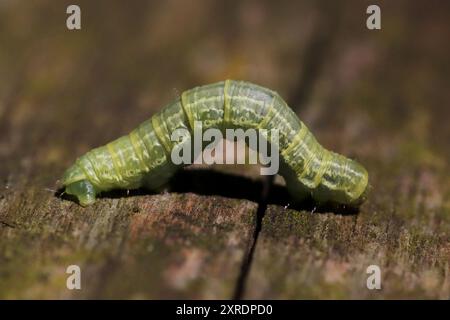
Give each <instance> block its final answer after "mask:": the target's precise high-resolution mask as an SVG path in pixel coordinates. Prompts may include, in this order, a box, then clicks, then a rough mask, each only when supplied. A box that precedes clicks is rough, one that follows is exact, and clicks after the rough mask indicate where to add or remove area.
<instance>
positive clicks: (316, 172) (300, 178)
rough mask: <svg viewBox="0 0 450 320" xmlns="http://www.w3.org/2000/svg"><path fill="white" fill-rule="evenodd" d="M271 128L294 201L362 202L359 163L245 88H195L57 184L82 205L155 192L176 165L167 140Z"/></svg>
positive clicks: (276, 99)
mask: <svg viewBox="0 0 450 320" xmlns="http://www.w3.org/2000/svg"><path fill="white" fill-rule="evenodd" d="M195 121H201V123H202V124H203V127H204V128H205V129H207V128H219V129H220V130H224V129H226V128H243V129H246V128H253V129H257V130H258V129H269V130H270V129H276V130H278V133H279V139H278V146H277V149H278V150H279V156H280V162H281V163H280V174H281V175H282V176H283V177H284V179H285V181H286V187H287V189H288V191H289V193H290V194H291V196H292V198H293V199H294V200H296V201H301V200H303V199H304V198H305V197H307V196H309V195H310V196H312V198H313V199H314V200H315V201H317V202H318V203H325V202H333V203H338V204H343V205H352V206H358V205H360V204H361V203H362V202H363V201H364V200H365V199H366V197H367V190H368V173H367V171H366V169H365V168H364V167H363V166H362V165H361V164H359V163H358V162H356V161H354V160H352V159H349V158H346V157H344V156H342V155H340V154H337V153H334V152H332V151H328V150H326V149H325V148H323V147H322V146H321V145H320V144H319V143H318V142H317V140H316V139H315V138H314V136H313V135H312V134H311V132H310V131H309V130H308V128H307V127H306V125H305V124H304V123H303V122H302V121H300V120H299V119H298V117H297V116H296V114H295V113H294V111H292V109H290V108H289V106H288V105H287V104H286V102H285V101H284V100H283V99H282V98H281V97H280V95H278V94H277V93H276V92H275V91H272V90H270V89H267V88H264V87H261V86H259V85H256V84H252V83H250V82H245V81H235V80H226V81H222V82H218V83H213V84H209V85H204V86H199V87H195V88H193V89H190V90H187V91H185V92H183V93H182V95H181V97H179V98H178V99H176V100H175V101H173V102H171V103H169V104H168V105H166V106H165V107H164V108H163V109H162V110H161V111H160V112H159V113H157V114H155V115H153V117H151V118H150V119H148V120H147V121H145V122H143V123H141V124H140V125H139V126H138V127H137V128H136V129H134V130H133V131H131V132H130V133H129V134H128V135H125V136H122V137H120V138H118V139H117V140H115V141H112V142H110V143H108V144H106V145H105V146H102V147H98V148H95V149H93V150H91V151H89V152H87V153H86V154H84V155H83V156H81V157H79V158H78V159H77V160H76V161H75V163H74V164H73V165H72V166H71V167H70V168H69V169H67V170H66V172H65V173H64V176H63V178H62V184H63V187H64V188H65V192H66V193H67V194H70V195H72V196H75V197H76V199H77V200H78V202H79V204H80V205H82V206H87V205H90V204H93V203H94V202H95V201H96V197H97V195H99V194H100V193H101V192H104V191H109V190H112V189H136V188H140V187H146V188H149V189H151V190H158V188H160V187H161V186H163V185H164V184H166V183H167V182H168V181H169V179H170V177H171V176H172V175H173V174H174V173H175V171H176V170H177V169H178V168H179V167H181V166H182V165H175V164H173V163H172V162H171V159H170V156H169V155H170V152H171V150H172V149H173V148H174V147H176V146H177V145H178V144H180V143H185V142H186V140H183V139H181V140H180V141H179V142H173V141H171V139H170V137H171V133H172V132H173V131H174V130H176V129H179V128H183V129H186V131H187V132H192V131H193V124H194V122H195Z"/></svg>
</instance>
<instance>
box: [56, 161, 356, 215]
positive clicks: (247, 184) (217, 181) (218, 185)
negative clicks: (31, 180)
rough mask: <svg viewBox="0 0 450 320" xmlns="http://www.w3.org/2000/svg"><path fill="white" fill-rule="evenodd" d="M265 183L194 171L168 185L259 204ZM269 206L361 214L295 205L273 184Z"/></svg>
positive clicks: (118, 194) (309, 202)
mask: <svg viewBox="0 0 450 320" xmlns="http://www.w3.org/2000/svg"><path fill="white" fill-rule="evenodd" d="M263 184H264V182H263V180H254V179H251V178H248V177H243V176H240V175H234V174H229V173H223V172H219V171H215V170H211V169H197V168H195V169H194V168H191V169H188V170H179V171H178V172H177V173H176V174H175V175H174V176H173V178H172V179H171V180H170V182H169V184H168V186H167V187H168V191H169V192H176V193H187V192H192V193H196V194H200V195H207V196H212V195H216V196H223V197H227V198H235V199H246V200H249V201H253V202H256V203H260V202H261V200H262V199H261V190H262V189H263V187H264V185H263ZM149 194H157V193H155V192H152V191H149V190H147V189H144V188H140V189H135V190H112V191H108V192H103V193H102V194H101V195H99V198H109V199H118V198H123V197H129V196H142V195H149ZM55 196H57V197H61V198H63V199H65V200H70V201H74V202H77V201H76V199H75V197H73V196H71V195H68V194H65V193H64V192H63V189H59V190H58V191H57V192H56V193H55ZM263 201H264V202H265V203H267V205H278V206H283V207H285V208H289V209H294V210H297V211H310V212H311V213H314V212H318V213H329V212H332V213H335V214H339V215H355V214H358V212H359V208H357V207H352V206H344V205H339V204H335V203H326V204H317V203H316V202H315V201H314V200H313V199H312V198H309V199H305V200H304V201H302V202H300V203H293V202H292V198H291V197H290V195H289V193H288V191H287V189H286V187H284V186H281V185H275V184H272V185H271V187H270V192H269V193H268V195H267V198H266V199H263Z"/></svg>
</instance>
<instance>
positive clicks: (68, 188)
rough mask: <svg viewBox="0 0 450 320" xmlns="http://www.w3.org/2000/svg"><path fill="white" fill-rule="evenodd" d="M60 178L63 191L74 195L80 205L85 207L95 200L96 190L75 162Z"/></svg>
mask: <svg viewBox="0 0 450 320" xmlns="http://www.w3.org/2000/svg"><path fill="white" fill-rule="evenodd" d="M62 180H63V181H62V183H63V186H64V187H65V193H67V194H69V195H72V196H74V197H76V198H77V200H78V202H79V203H80V205H82V206H83V207H85V206H88V205H91V204H93V203H94V202H95V198H96V194H97V191H96V189H95V187H94V185H93V184H92V183H91V182H90V181H89V180H88V179H87V177H86V174H85V173H84V172H83V170H82V169H81V168H80V167H79V166H78V165H77V164H74V165H73V166H71V167H70V168H69V169H67V170H66V172H65V173H64V176H63V179H62Z"/></svg>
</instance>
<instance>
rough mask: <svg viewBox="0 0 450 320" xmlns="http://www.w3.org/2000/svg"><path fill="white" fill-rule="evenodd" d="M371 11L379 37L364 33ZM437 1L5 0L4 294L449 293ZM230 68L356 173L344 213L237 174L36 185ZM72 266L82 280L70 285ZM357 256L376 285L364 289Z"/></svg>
mask: <svg viewBox="0 0 450 320" xmlns="http://www.w3.org/2000/svg"><path fill="white" fill-rule="evenodd" d="M69 4H78V5H79V6H80V8H81V21H82V29H81V30H79V31H69V30H68V29H67V28H66V18H67V16H68V15H67V14H66V8H67V6H68V5H69ZM370 4H377V5H379V6H380V7H381V20H382V29H381V30H377V31H371V30H368V29H367V28H366V19H367V17H368V15H367V14H366V8H367V6H368V5H370ZM449 12H450V6H449V4H448V3H447V2H444V1H423V0H422V1H395V3H394V1H356V0H355V1H345V2H339V3H337V1H313V0H307V1H265V2H264V1H251V0H246V1H207V0H201V1H200V0H196V1H181V0H180V1H173V0H170V1H154V2H144V1H136V2H132V3H129V2H127V3H126V2H124V1H114V2H113V1H95V2H94V1H76V2H73V1H58V2H55V1H44V0H39V1H10V0H8V1H6V0H4V1H1V2H0V179H1V180H0V239H1V240H0V298H137V299H139V298H223V299H227V298H232V297H235V298H291V299H292V298H293V299H301V298H371V299H380V298H441V299H445V298H449V297H450V275H449V261H450V242H449V240H450V239H449V236H450V234H449V230H450V177H449V163H450V161H449V159H450V145H449V141H450V126H449V119H450V105H449V101H450V99H449V98H450V90H449V78H450V76H449V75H450V62H449V61H450V60H449V57H450V44H449V43H450V42H449V39H450V27H449V19H450V16H449V15H450V13H449ZM227 78H231V79H243V80H247V81H251V82H255V83H258V84H260V85H263V86H266V87H269V88H271V89H273V90H276V91H278V92H279V93H280V94H281V95H282V96H283V97H285V98H286V100H287V101H288V102H289V104H290V105H291V106H292V108H293V109H294V110H295V111H296V113H297V114H298V115H299V117H300V118H301V119H302V120H303V121H304V122H305V123H306V124H307V126H308V127H309V128H310V129H311V131H312V132H313V133H314V134H315V135H316V137H317V138H318V140H319V141H320V142H321V143H322V144H323V145H324V146H325V147H327V148H329V149H332V150H334V151H336V152H340V153H343V154H345V155H348V156H351V157H352V158H356V159H358V160H359V161H360V162H361V163H363V164H364V165H365V166H366V168H367V169H368V171H369V175H370V182H371V185H372V186H373V190H372V193H371V196H370V198H369V200H368V201H367V202H366V203H365V204H364V205H363V206H362V207H361V210H360V212H359V213H346V212H336V211H333V210H319V211H320V212H314V211H315V210H314V208H313V207H311V206H310V205H305V207H304V208H292V207H291V206H290V204H289V199H288V198H287V197H286V194H285V191H284V189H283V187H282V181H281V180H278V179H277V180H276V182H275V184H273V185H272V184H271V183H270V181H266V180H263V179H261V177H260V176H259V175H258V171H257V170H255V168H253V167H252V168H247V167H242V166H241V167H237V168H232V169H230V168H221V167H217V168H213V169H202V170H185V171H183V172H182V173H180V174H179V175H178V176H177V177H175V179H174V181H173V189H172V191H171V192H168V193H163V194H150V193H147V192H145V191H141V190H139V191H136V192H133V193H132V194H131V195H130V196H129V197H126V194H124V193H120V192H119V193H116V194H114V193H113V194H110V195H109V196H107V197H105V198H102V199H100V200H99V201H98V202H97V203H96V204H95V205H94V206H92V207H88V208H81V207H80V206H78V205H77V204H75V203H73V202H70V201H67V200H65V199H61V198H58V197H57V196H55V194H54V192H53V191H51V190H54V189H55V188H56V187H57V184H56V180H57V179H59V178H60V177H61V175H62V173H63V171H64V169H65V168H66V167H67V166H69V165H70V164H71V163H72V162H73V161H74V159H75V158H76V157H77V156H79V155H81V154H82V153H84V152H86V151H88V150H89V149H91V148H93V147H96V146H99V145H102V144H104V143H106V142H108V141H110V140H112V139H114V138H116V137H118V136H120V135H122V134H125V133H128V132H129V131H130V130H131V129H133V128H134V127H135V126H136V125H137V124H139V123H140V122H142V121H144V120H145V119H147V118H149V117H150V116H151V115H152V114H153V113H154V112H157V111H158V110H160V109H161V108H162V106H164V105H165V104H166V103H167V102H169V101H170V100H172V99H174V98H175V97H177V96H178V95H179V94H180V93H181V92H183V91H184V90H186V89H189V88H191V87H193V86H196V85H201V84H206V83H210V82H214V81H219V80H223V79H227ZM72 264H76V265H79V266H80V267H81V270H82V290H79V291H78V290H74V291H70V290H68V289H67V288H66V277H67V276H68V275H67V274H66V273H65V270H66V268H67V266H69V265H72ZM372 264H375V265H379V266H380V268H381V271H382V290H373V291H371V290H368V289H367V288H366V279H367V276H368V275H367V274H366V268H367V267H368V266H369V265H372Z"/></svg>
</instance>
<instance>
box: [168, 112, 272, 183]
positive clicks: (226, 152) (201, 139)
mask: <svg viewBox="0 0 450 320" xmlns="http://www.w3.org/2000/svg"><path fill="white" fill-rule="evenodd" d="M224 137H225V138H226V140H227V141H228V142H234V141H235V140H236V141H237V150H236V152H235V146H234V144H230V143H220V142H223V138H224ZM278 137H279V132H278V130H277V129H271V130H270V131H269V130H267V129H259V130H256V129H253V128H249V129H247V130H245V131H244V130H243V129H241V128H238V129H225V134H224V133H223V132H222V130H220V129H217V128H209V129H206V130H203V125H202V122H201V121H197V120H196V121H194V130H193V134H192V135H191V132H190V131H189V130H188V129H186V128H179V129H176V130H174V131H173V132H172V134H171V136H170V139H171V141H172V142H176V143H177V144H176V145H175V146H174V147H173V148H172V151H171V154H170V159H171V161H172V163H173V164H175V165H189V164H245V163H247V164H257V163H260V164H262V165H267V166H268V167H261V168H260V173H261V175H275V174H277V173H278V169H279V151H278V148H277V146H278V143H279V140H278ZM246 138H247V139H246ZM268 139H270V142H269V141H268ZM245 144H247V145H248V153H247V150H246V148H245ZM205 145H206V146H205ZM269 148H270V152H269ZM202 151H203V152H202ZM235 153H236V156H237V157H235ZM242 155H244V156H243V157H242ZM246 155H248V157H247V158H246V157H245V156H246ZM258 156H259V157H258ZM247 159H248V160H247ZM246 160H247V161H246ZM258 160H259V161H258Z"/></svg>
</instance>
